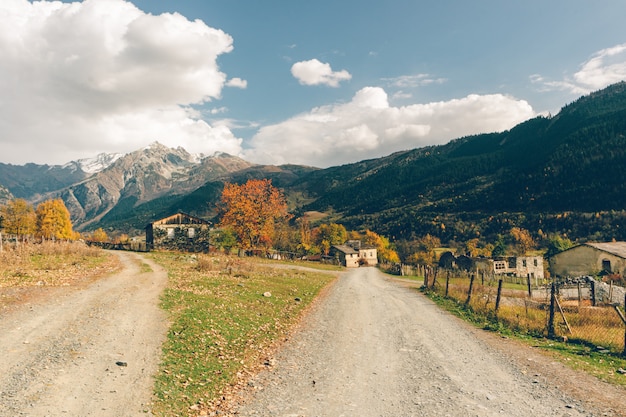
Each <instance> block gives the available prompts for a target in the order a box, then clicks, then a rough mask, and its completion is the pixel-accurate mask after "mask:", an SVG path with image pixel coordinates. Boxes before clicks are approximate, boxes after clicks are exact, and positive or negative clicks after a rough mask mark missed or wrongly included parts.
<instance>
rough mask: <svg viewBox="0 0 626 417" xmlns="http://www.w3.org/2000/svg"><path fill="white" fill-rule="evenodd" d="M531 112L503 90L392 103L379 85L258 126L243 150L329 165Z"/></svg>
mask: <svg viewBox="0 0 626 417" xmlns="http://www.w3.org/2000/svg"><path fill="white" fill-rule="evenodd" d="M534 115H535V113H534V111H533V109H532V107H531V106H530V105H529V104H528V103H527V102H526V101H523V100H516V99H514V98H511V97H507V96H504V95H502V94H492V95H476V94H472V95H469V96H467V97H464V98H461V99H455V100H450V101H442V102H435V103H428V104H413V105H410V106H404V107H393V106H390V105H389V102H388V99H387V93H386V92H385V91H384V90H383V89H382V88H379V87H366V88H363V89H362V90H360V91H359V92H357V93H356V94H355V96H354V98H353V99H352V100H351V101H350V102H349V103H344V104H334V105H328V106H323V107H318V108H315V109H313V110H311V111H310V112H308V113H304V114H300V115H297V116H295V117H293V118H291V119H289V120H286V121H284V122H282V123H278V124H275V125H272V126H265V127H262V128H261V129H260V130H259V132H258V133H257V134H256V135H255V136H254V137H253V138H252V140H251V144H250V147H249V149H247V150H245V151H244V155H245V157H246V158H248V159H249V160H251V161H255V162H259V163H270V164H282V163H295V164H305V165H313V166H318V167H328V166H334V165H340V164H344V163H349V162H354V161H358V160H363V159H368V158H376V157H380V156H383V155H387V154H390V153H392V152H395V151H399V150H404V149H413V148H417V147H422V146H427V145H434V144H443V143H447V142H448V141H450V140H451V139H455V138H458V137H462V136H466V135H471V134H478V133H483V132H497V131H502V130H506V129H509V128H511V127H513V126H514V125H516V124H518V123H520V122H522V121H524V120H527V119H529V118H531V117H533V116H534Z"/></svg>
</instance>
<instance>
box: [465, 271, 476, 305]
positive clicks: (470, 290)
mask: <svg viewBox="0 0 626 417" xmlns="http://www.w3.org/2000/svg"><path fill="white" fill-rule="evenodd" d="M474 278H476V275H474V274H472V275H471V277H470V285H469V290H468V291H467V300H465V305H469V303H470V301H471V299H472V288H474Z"/></svg>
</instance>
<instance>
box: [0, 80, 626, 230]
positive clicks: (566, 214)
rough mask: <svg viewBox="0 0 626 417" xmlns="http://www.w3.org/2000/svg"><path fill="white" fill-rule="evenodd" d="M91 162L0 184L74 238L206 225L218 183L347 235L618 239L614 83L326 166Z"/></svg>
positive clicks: (169, 157)
mask: <svg viewBox="0 0 626 417" xmlns="http://www.w3.org/2000/svg"><path fill="white" fill-rule="evenodd" d="M96 159H97V160H98V161H100V162H96V163H95V164H94V163H87V162H86V160H83V161H82V162H81V161H76V162H75V163H70V164H67V165H65V166H62V167H60V166H54V167H48V166H36V165H33V164H27V165H26V166H24V167H15V166H12V165H4V164H0V184H3V185H4V186H5V187H6V188H7V189H8V190H9V191H10V192H11V193H12V194H13V195H14V196H15V197H27V198H29V199H30V201H36V200H37V199H39V200H41V199H43V198H50V197H59V196H60V197H61V198H63V200H64V201H65V203H66V205H67V206H68V209H69V210H70V212H71V214H72V219H73V221H74V223H75V225H76V226H77V228H78V229H79V230H81V229H82V230H89V229H93V228H96V227H105V228H113V229H116V230H120V231H124V232H127V233H128V232H129V231H131V230H137V229H142V228H143V227H144V226H145V225H146V224H147V223H148V222H150V221H151V220H153V219H156V218H161V217H165V216H167V215H170V214H172V213H174V212H177V211H185V212H188V213H190V214H194V215H197V216H200V217H205V218H209V219H210V218H211V217H213V216H215V214H216V212H215V204H216V202H217V201H219V197H220V194H221V190H222V188H223V184H224V183H225V182H236V183H242V182H245V181H246V180H247V179H250V178H269V179H271V180H272V183H273V184H274V185H275V186H277V187H279V188H281V189H282V190H283V191H284V192H285V194H286V196H287V199H288V201H289V205H290V208H291V210H292V211H293V212H294V213H295V214H296V216H298V215H301V214H302V213H304V212H306V211H318V212H324V213H327V214H328V215H329V217H327V218H328V219H331V220H332V221H336V222H340V223H343V224H344V225H346V227H348V228H349V229H354V230H358V229H362V228H369V229H371V230H374V231H376V232H378V233H381V234H383V235H385V236H388V237H390V238H391V239H392V240H396V239H412V238H414V237H418V236H423V235H425V234H426V233H429V234H431V235H435V236H438V237H440V238H441V239H442V241H444V242H447V241H455V240H456V241H466V240H468V239H472V238H476V237H481V238H483V239H485V240H490V241H493V240H495V239H496V238H497V236H498V235H499V234H504V233H507V232H508V231H509V230H510V228H511V227H513V226H519V227H524V228H526V229H528V230H530V231H531V232H533V233H535V234H536V235H541V234H542V233H543V234H548V233H553V232H558V233H561V234H566V235H567V236H569V237H570V238H572V239H576V238H582V239H595V240H611V239H618V240H626V228H625V227H621V226H622V225H624V224H626V210H625V208H626V83H624V82H622V83H618V84H615V85H612V86H610V87H607V88H606V89H603V90H601V91H597V92H595V93H592V94H589V95H587V96H583V97H581V98H579V99H578V100H576V101H575V102H573V103H570V104H568V105H566V106H564V107H563V108H562V109H561V111H560V112H559V113H558V114H557V115H555V116H553V117H552V116H551V117H543V116H541V117H536V118H533V119H531V120H528V121H526V122H524V123H521V124H519V125H517V126H515V127H514V128H512V129H510V130H508V131H505V132H499V133H490V134H482V135H475V136H468V137H464V138H458V139H455V140H453V141H451V142H449V143H447V144H445V145H441V146H430V147H424V148H419V149H413V150H407V151H403V152H397V153H394V154H392V155H388V156H386V157H383V158H378V159H371V160H366V161H360V162H357V163H354V164H347V165H342V166H337V167H331V168H327V169H316V168H312V167H303V166H296V165H284V166H267V165H255V164H251V163H249V162H246V161H244V160H242V159H240V158H237V157H234V156H230V155H227V154H216V155H213V156H210V157H200V156H197V155H191V154H189V153H188V152H187V151H185V150H184V149H182V148H177V149H172V148H168V147H166V146H163V145H161V144H159V143H154V144H152V145H151V146H149V147H147V148H144V149H140V150H138V151H136V152H132V153H129V154H127V155H123V156H119V155H111V156H101V157H99V159H98V158H96ZM100 163H101V165H99V164H100ZM89 167H95V168H93V171H95V172H94V173H93V174H89V172H90V170H92V169H91V168H89ZM101 167H104V168H102V169H100V168H101ZM18 178H19V179H18Z"/></svg>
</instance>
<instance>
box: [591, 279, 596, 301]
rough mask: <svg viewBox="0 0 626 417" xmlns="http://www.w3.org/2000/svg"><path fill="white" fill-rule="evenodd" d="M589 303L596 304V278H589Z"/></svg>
mask: <svg viewBox="0 0 626 417" xmlns="http://www.w3.org/2000/svg"><path fill="white" fill-rule="evenodd" d="M590 291H591V305H592V306H594V307H595V305H596V280H595V279H591V288H590Z"/></svg>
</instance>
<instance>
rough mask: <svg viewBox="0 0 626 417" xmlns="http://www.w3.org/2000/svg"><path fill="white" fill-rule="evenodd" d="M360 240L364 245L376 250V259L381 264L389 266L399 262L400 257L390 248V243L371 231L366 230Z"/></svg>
mask: <svg viewBox="0 0 626 417" xmlns="http://www.w3.org/2000/svg"><path fill="white" fill-rule="evenodd" d="M362 240H363V243H364V244H366V245H369V246H374V247H375V248H376V251H377V253H378V258H379V259H380V261H381V262H386V263H391V264H394V263H399V262H400V256H398V253H397V252H396V251H395V250H394V249H393V248H392V247H391V243H390V242H389V239H387V238H386V237H384V236H382V235H379V234H378V233H376V232H372V231H371V230H366V231H365V236H364V237H363V239H362Z"/></svg>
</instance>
